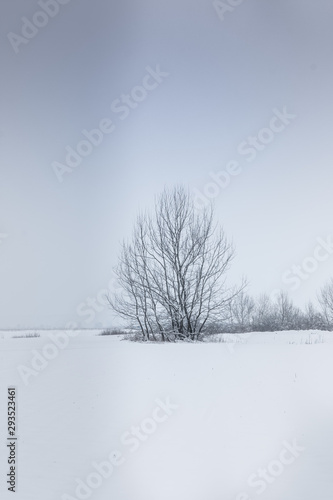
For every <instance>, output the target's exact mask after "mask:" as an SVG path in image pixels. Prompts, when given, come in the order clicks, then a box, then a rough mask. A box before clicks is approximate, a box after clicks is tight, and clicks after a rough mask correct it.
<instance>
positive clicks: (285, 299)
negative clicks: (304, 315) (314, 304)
mask: <svg viewBox="0 0 333 500" xmlns="http://www.w3.org/2000/svg"><path fill="white" fill-rule="evenodd" d="M275 314H276V321H277V324H278V326H279V330H293V329H297V328H298V326H299V323H300V320H301V311H300V309H298V308H297V307H295V305H294V304H293V302H292V300H291V299H290V297H289V295H288V293H287V292H285V291H281V292H280V293H279V295H278V296H277V299H276V303H275Z"/></svg>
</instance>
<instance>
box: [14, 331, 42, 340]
mask: <svg viewBox="0 0 333 500" xmlns="http://www.w3.org/2000/svg"><path fill="white" fill-rule="evenodd" d="M36 337H40V334H39V333H36V332H35V333H26V334H25V335H24V334H22V335H13V337H12V338H13V339H30V338H36Z"/></svg>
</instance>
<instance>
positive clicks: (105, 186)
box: [0, 0, 333, 328]
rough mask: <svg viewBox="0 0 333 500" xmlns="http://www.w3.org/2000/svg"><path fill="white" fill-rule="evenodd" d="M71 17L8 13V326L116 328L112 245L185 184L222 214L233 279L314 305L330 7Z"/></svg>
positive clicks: (327, 134)
mask: <svg viewBox="0 0 333 500" xmlns="http://www.w3.org/2000/svg"><path fill="white" fill-rule="evenodd" d="M43 3H44V7H43V8H42V7H41V6H42V4H43ZM61 3H62V5H60V0H58V3H55V2H54V1H51V0H49V2H47V1H46V0H45V2H44V0H40V2H37V1H34V0H16V1H15V2H2V5H1V10H2V12H1V16H0V29H1V36H2V43H1V47H0V53H1V61H2V68H1V69H2V71H1V74H2V78H1V86H2V89H1V92H0V100H1V110H2V112H1V118H0V120H1V121H0V159H1V160H0V161H1V167H0V168H1V170H0V181H1V182H0V328H10V327H12V328H13V327H18V326H20V327H22V328H23V327H29V328H30V327H40V326H54V327H62V326H64V325H66V324H67V323H68V322H73V323H75V324H80V325H82V326H86V327H92V326H95V325H96V326H99V325H100V324H102V323H103V324H104V325H111V324H114V322H115V320H114V318H113V317H112V314H111V313H110V312H109V311H108V309H107V308H106V307H105V306H103V305H101V300H102V296H103V293H104V292H103V289H104V290H105V289H107V288H108V287H110V288H112V287H113V286H114V282H113V281H112V269H113V267H114V265H115V264H116V262H117V255H118V253H119V244H120V242H121V240H122V239H123V238H124V237H127V236H128V235H129V234H130V231H131V228H132V224H133V221H134V219H135V216H136V214H137V212H138V210H139V209H140V208H143V207H145V206H151V204H152V202H153V199H154V196H155V195H156V194H157V193H159V192H160V191H161V190H162V189H163V187H164V186H165V185H168V186H172V185H174V184H178V183H184V184H186V185H188V186H189V188H190V190H191V192H193V194H195V196H196V203H197V205H198V206H200V205H202V204H204V203H206V202H209V201H212V200H213V201H214V203H215V207H216V217H217V219H218V221H219V222H220V223H221V224H222V225H223V226H224V228H225V230H226V233H227V235H228V236H229V237H230V238H231V239H232V240H233V242H234V245H235V247H236V250H237V257H236V259H235V261H234V263H233V268H232V271H231V274H230V278H231V280H234V281H237V280H239V279H240V278H241V276H242V275H246V276H247V277H248V280H249V282H250V287H249V291H250V292H251V293H253V294H258V293H260V292H264V291H266V292H268V293H271V291H272V290H275V289H280V288H282V289H285V290H289V291H290V293H291V296H292V298H293V299H294V300H295V302H296V303H297V304H299V305H302V304H303V303H305V302H307V301H308V300H310V299H315V297H316V292H317V290H318V289H319V288H320V287H321V286H322V285H323V283H324V282H325V281H326V280H327V279H328V278H329V277H330V276H333V248H331V247H330V245H329V244H327V241H329V239H330V235H333V225H332V208H333V207H332V205H333V196H332V185H333V182H332V181H333V168H332V160H333V141H332V128H333V126H332V114H333V99H332V88H333V78H332V77H333V72H332V63H333V60H332V49H333V31H332V15H333V3H332V1H331V0H319V1H317V2H313V1H309V0H279V1H276V0H265V2H263V1H260V0H244V2H243V3H240V5H239V6H237V7H230V6H229V7H226V8H224V7H223V5H222V4H223V2H220V7H219V9H218V8H217V6H214V4H213V2H212V1H211V0H168V1H156V0H141V1H138V0H136V1H134V0H121V2H120V1H118V2H113V1H106V0H94V1H93V2H92V1H88V0H80V1H79V2H78V1H75V0H71V1H68V0H61ZM224 3H225V5H228V2H227V1H226V2H224ZM231 3H236V2H230V4H231ZM218 10H219V12H218ZM31 23H33V24H31ZM34 25H37V27H36V26H34ZM128 96H129V97H128ZM97 127H101V128H102V129H103V132H100V133H99V134H96V132H95V135H93V136H90V142H83V143H82V142H81V141H83V140H85V141H88V138H87V137H85V135H84V133H83V132H82V131H86V132H85V134H86V135H88V136H89V132H90V131H92V129H96V128H97ZM91 141H94V142H95V144H94V145H91ZM73 151H76V154H75V152H73ZM78 151H79V155H78ZM66 156H67V158H66ZM74 165H77V166H75V167H74ZM228 170H229V174H228V176H229V177H230V179H229V183H228V182H224V184H220V185H219V186H218V185H217V184H216V181H214V180H213V179H212V176H214V174H215V176H216V175H217V176H218V177H219V179H222V180H225V179H226V175H225V172H226V171H228ZM231 174H232V175H231ZM221 182H222V181H221ZM212 183H213V184H212ZM318 245H319V246H320V248H319V249H318ZM295 265H296V266H299V268H298V271H295V268H294V270H292V268H293V266H295ZM295 273H296V274H295ZM297 273H298V274H297ZM94 309H95V311H94Z"/></svg>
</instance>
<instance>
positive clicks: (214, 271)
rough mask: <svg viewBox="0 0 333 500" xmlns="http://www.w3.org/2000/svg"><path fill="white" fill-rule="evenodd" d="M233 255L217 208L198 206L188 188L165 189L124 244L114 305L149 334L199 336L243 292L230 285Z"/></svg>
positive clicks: (143, 332) (181, 336) (166, 338)
mask: <svg viewBox="0 0 333 500" xmlns="http://www.w3.org/2000/svg"><path fill="white" fill-rule="evenodd" d="M233 256H234V250H233V247H232V245H231V244H230V243H229V242H228V241H227V239H226V237H225V234H224V232H223V230H222V229H219V228H218V227H217V226H216V224H214V220H213V211H212V209H205V210H202V211H196V210H195V207H194V204H193V201H192V199H191V197H190V195H189V193H188V192H187V191H186V190H185V189H184V188H183V187H176V188H174V189H173V190H171V191H169V190H164V192H163V193H162V195H161V196H159V197H158V198H157V199H156V201H155V208H154V211H153V213H152V214H149V213H145V214H143V215H140V216H139V217H138V219H137V222H136V225H135V228H134V232H133V237H132V240H131V241H130V242H124V243H123V245H122V250H121V255H120V259H119V264H118V266H117V268H116V270H115V272H116V275H117V277H118V280H119V283H120V285H121V287H122V289H123V292H122V293H121V294H118V295H116V296H114V297H112V298H110V299H109V302H110V305H111V307H112V308H113V309H114V310H115V311H116V312H118V313H119V314H120V315H121V316H122V317H123V318H126V319H129V320H130V321H131V322H134V323H135V324H136V325H137V326H138V327H139V328H140V330H141V332H142V336H143V338H144V339H150V338H153V339H156V338H161V339H162V340H172V339H174V338H176V339H177V338H178V339H184V338H190V339H196V338H198V335H199V334H201V333H203V332H204V330H205V328H206V327H207V325H208V323H209V322H210V321H216V320H219V319H222V318H223V317H224V315H225V314H226V312H227V309H228V306H229V303H230V301H231V300H232V298H233V297H234V296H235V295H236V294H237V293H239V291H240V289H237V290H236V289H234V288H228V287H227V286H226V273H227V270H228V268H229V265H230V263H231V260H232V258H233Z"/></svg>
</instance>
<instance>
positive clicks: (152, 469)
mask: <svg viewBox="0 0 333 500" xmlns="http://www.w3.org/2000/svg"><path fill="white" fill-rule="evenodd" d="M38 333H39V334H40V337H36V338H34V337H32V338H13V337H14V336H17V335H21V333H18V332H0V360H1V363H0V367H1V368H0V375H1V376H0V380H1V382H0V384H1V404H0V408H1V415H0V421H1V422H2V424H1V426H0V436H1V443H2V444H1V447H2V449H1V454H0V455H1V464H0V477H1V481H0V484H1V489H0V497H1V499H7V498H12V497H13V494H12V493H11V492H8V491H7V485H6V474H7V472H8V464H7V455H8V451H7V448H6V438H7V428H6V427H7V426H6V414H7V402H6V398H7V387H8V386H16V387H17V423H18V427H17V434H18V444H17V449H16V452H17V493H16V496H15V498H16V499H18V500H73V499H85V498H91V499H92V500H109V499H115V500H133V499H135V500H170V499H173V500H229V499H230V500H236V499H237V500H256V499H262V500H314V499H317V498H318V499H320V500H332V498H333V476H332V471H333V363H332V360H333V340H332V339H333V335H332V333H329V332H313V333H310V332H284V333H276V334H275V333H253V334H246V335H236V336H233V337H232V338H231V336H228V335H218V336H216V337H215V342H214V343H208V342H207V343H193V344H182V343H178V344H138V343H134V342H129V341H123V340H121V338H120V337H117V336H98V335H97V334H98V333H100V332H98V331H82V332H75V333H76V335H74V336H73V335H72V336H70V335H67V334H64V332H56V331H54V332H38Z"/></svg>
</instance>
